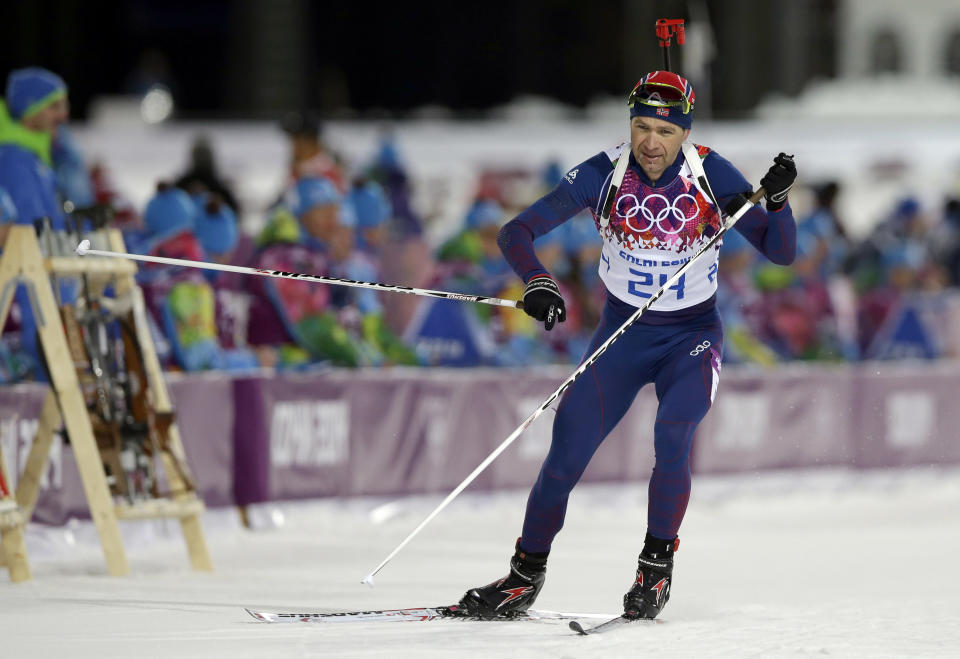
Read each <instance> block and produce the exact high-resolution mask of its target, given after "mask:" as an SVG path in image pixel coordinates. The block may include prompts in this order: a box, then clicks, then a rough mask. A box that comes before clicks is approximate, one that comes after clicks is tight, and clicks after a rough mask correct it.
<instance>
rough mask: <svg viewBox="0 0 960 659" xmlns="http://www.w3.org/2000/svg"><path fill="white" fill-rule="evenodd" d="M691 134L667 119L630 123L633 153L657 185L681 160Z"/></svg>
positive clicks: (636, 120)
mask: <svg viewBox="0 0 960 659" xmlns="http://www.w3.org/2000/svg"><path fill="white" fill-rule="evenodd" d="M689 134H690V131H689V130H686V129H684V128H680V126H678V125H676V124H672V123H670V122H669V121H664V120H663V119H654V118H652V117H633V118H632V119H630V147H631V148H632V149H633V157H634V158H636V160H637V162H638V163H640V167H641V168H642V169H643V172H644V174H646V175H647V176H649V177H650V180H651V181H653V182H656V181H657V180H658V179H659V178H660V175H661V174H663V172H664V170H665V169H666V168H667V167H669V166H670V165H672V164H673V161H674V160H676V159H677V154H678V153H680V145H681V144H683V141H684V140H685V139H687V135H689Z"/></svg>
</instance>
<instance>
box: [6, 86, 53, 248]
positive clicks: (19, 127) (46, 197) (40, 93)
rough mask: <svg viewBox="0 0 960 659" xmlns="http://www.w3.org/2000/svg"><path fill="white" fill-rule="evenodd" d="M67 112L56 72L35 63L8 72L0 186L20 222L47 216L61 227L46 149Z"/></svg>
mask: <svg viewBox="0 0 960 659" xmlns="http://www.w3.org/2000/svg"><path fill="white" fill-rule="evenodd" d="M68 113H69V106H68V104H67V85H66V83H65V82H64V81H63V79H62V78H61V77H60V76H58V75H57V74H55V73H53V72H52V71H47V70H46V69H41V68H38V67H32V68H26V69H17V70H16V71H13V72H12V73H10V75H9V77H8V78H7V88H6V97H5V103H0V187H4V188H6V189H7V191H8V192H9V194H10V196H11V198H12V199H13V203H14V206H16V208H17V215H18V219H17V221H18V222H19V223H21V224H32V223H33V221H34V220H36V219H39V218H42V217H48V218H50V220H51V222H52V225H53V228H54V229H57V230H63V229H65V228H66V224H65V222H64V217H63V211H62V210H61V206H60V201H59V199H58V198H57V183H56V177H55V176H54V173H53V169H52V165H53V157H52V155H51V149H52V143H53V138H54V136H55V135H56V133H57V128H58V127H59V126H60V125H61V124H63V123H64V122H65V121H66V120H67V116H68Z"/></svg>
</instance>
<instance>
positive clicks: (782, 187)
mask: <svg viewBox="0 0 960 659" xmlns="http://www.w3.org/2000/svg"><path fill="white" fill-rule="evenodd" d="M795 180H797V166H796V164H794V162H793V156H788V155H787V154H785V153H783V152H782V151H781V152H780V155H779V156H777V157H776V158H774V159H773V166H772V167H771V168H770V169H769V170H767V173H766V174H764V176H763V178H762V179H760V185H761V186H762V187H763V189H764V191H766V195H765V196H766V198H767V210H768V211H778V210H780V209H781V208H783V205H784V204H785V203H787V193H788V192H790V188H792V187H793V182H794V181H795Z"/></svg>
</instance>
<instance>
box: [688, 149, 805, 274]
mask: <svg viewBox="0 0 960 659" xmlns="http://www.w3.org/2000/svg"><path fill="white" fill-rule="evenodd" d="M703 171H704V172H706V174H707V180H708V181H710V187H711V188H712V189H713V194H715V195H716V196H717V201H719V202H720V206H721V208H725V207H726V205H727V204H728V203H730V201H732V200H733V198H734V197H736V196H737V195H740V194H743V195H747V196H749V195H751V194H753V186H751V185H750V183H749V182H748V181H747V179H746V178H744V176H743V174H741V173H740V171H739V170H738V169H737V168H736V167H734V166H733V164H732V163H731V162H730V161H729V160H727V159H726V158H724V157H723V156H721V155H720V154H718V153H717V152H716V151H711V152H710V153H708V154H707V157H706V158H704V159H703ZM733 228H734V229H735V230H736V231H738V232H739V233H740V235H742V236H743V237H744V238H746V239H747V240H748V241H750V244H751V245H753V246H754V248H756V250H757V251H758V252H760V253H761V254H763V255H764V256H765V257H767V258H768V259H769V260H770V261H772V262H773V263H776V264H777V265H790V264H791V263H793V260H794V259H795V258H796V256H797V223H796V221H795V220H794V219H793V210H792V209H791V208H790V204H789V203H787V204H784V205H783V208H781V209H780V210H778V211H775V212H768V211H766V210H765V209H763V208H760V207H759V206H754V207H753V208H751V209H750V210H748V211H747V212H746V213H745V214H744V216H743V217H741V218H740V219H739V220H738V221H737V223H736V224H734V225H733Z"/></svg>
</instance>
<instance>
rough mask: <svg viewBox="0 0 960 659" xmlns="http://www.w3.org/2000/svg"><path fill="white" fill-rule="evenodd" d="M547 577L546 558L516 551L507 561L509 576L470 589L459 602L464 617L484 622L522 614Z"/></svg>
mask: <svg viewBox="0 0 960 659" xmlns="http://www.w3.org/2000/svg"><path fill="white" fill-rule="evenodd" d="M546 575H547V554H530V553H527V552H525V551H523V550H522V549H520V540H519V539H518V540H517V547H516V551H515V552H514V554H513V558H511V559H510V574H508V575H507V576H505V577H503V578H502V579H498V580H497V581H494V582H493V583H492V584H489V585H486V586H481V587H480V588H471V589H470V590H468V591H467V592H466V594H465V595H464V596H463V598H462V599H461V600H460V606H461V607H462V608H463V609H465V610H466V612H467V614H469V615H471V616H476V617H479V618H484V619H486V620H489V619H492V618H509V617H510V616H511V615H516V614H519V613H523V612H524V611H526V610H527V609H528V608H529V607H530V606H531V605H532V604H533V602H534V600H535V599H537V595H539V594H540V589H541V588H543V580H544V579H545V578H546Z"/></svg>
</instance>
